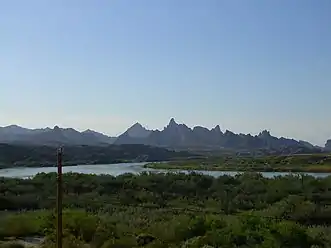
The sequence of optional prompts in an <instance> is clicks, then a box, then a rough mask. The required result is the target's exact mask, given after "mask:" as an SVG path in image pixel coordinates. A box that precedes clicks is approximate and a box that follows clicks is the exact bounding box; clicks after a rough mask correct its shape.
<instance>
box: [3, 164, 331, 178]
mask: <svg viewBox="0 0 331 248" xmlns="http://www.w3.org/2000/svg"><path fill="white" fill-rule="evenodd" d="M144 164H145V163H121V164H106V165H77V166H65V167H63V172H64V173H66V172H77V173H84V174H96V175H100V174H108V175H113V176H118V175H121V174H124V173H133V174H139V173H141V172H156V173H166V172H182V173H190V172H192V171H187V170H161V169H150V168H144V167H143V166H144ZM56 170H57V168H56V167H35V168H25V167H20V168H18V167H17V168H11V169H0V177H12V178H30V177H33V176H35V175H36V174H38V173H42V172H45V173H49V172H56ZM195 172H198V173H201V174H205V175H211V176H214V177H219V176H221V175H231V176H234V175H236V174H238V173H242V172H237V171H195ZM261 173H262V175H263V176H264V177H267V178H272V177H275V176H286V175H289V174H290V173H289V172H261ZM304 174H307V175H311V176H314V177H327V176H330V175H331V173H304Z"/></svg>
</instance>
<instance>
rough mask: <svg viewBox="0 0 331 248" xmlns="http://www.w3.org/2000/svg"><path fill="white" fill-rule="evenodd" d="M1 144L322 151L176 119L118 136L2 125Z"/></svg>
mask: <svg viewBox="0 0 331 248" xmlns="http://www.w3.org/2000/svg"><path fill="white" fill-rule="evenodd" d="M0 143H7V144H31V145H52V146H58V145H92V146H103V145H109V144H115V145H122V144H124V145H125V144H142V145H149V146H158V147H166V148H172V149H191V150H199V149H201V150H220V149H225V150H235V151H252V150H264V151H268V152H273V151H277V152H279V151H284V152H286V153H295V152H317V151H320V150H322V149H321V148H320V147H317V146H314V145H312V144H310V143H309V142H307V141H302V140H300V141H297V140H294V139H289V138H284V137H280V138H278V137H275V136H272V135H271V134H270V132H269V131H268V130H263V131H262V132H260V133H259V134H258V135H251V134H242V133H240V134H236V133H233V132H231V131H229V130H225V132H222V131H221V129H220V126H219V125H217V126H215V127H214V128H212V129H208V128H205V127H201V126H196V127H194V128H189V127H188V126H186V125H185V124H178V123H177V122H176V121H175V120H174V118H172V119H171V120H170V121H169V123H168V125H167V126H166V127H164V128H163V130H161V131H160V130H147V129H146V128H144V127H143V126H142V125H141V124H139V123H135V124H134V125H133V126H131V127H130V128H129V129H127V130H126V131H125V132H124V133H123V134H121V135H120V136H119V137H117V138H115V137H109V136H107V135H104V134H102V133H98V132H96V131H93V130H90V129H88V130H86V131H84V132H79V131H77V130H75V129H72V128H60V127H58V126H55V127H54V128H45V129H27V128H23V127H20V126H17V125H11V126H7V127H0ZM325 148H326V149H328V150H330V151H331V140H329V141H328V142H327V143H326V146H325Z"/></svg>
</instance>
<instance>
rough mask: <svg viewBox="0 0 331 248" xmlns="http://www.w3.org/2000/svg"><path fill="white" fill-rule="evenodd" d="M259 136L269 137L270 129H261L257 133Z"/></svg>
mask: <svg viewBox="0 0 331 248" xmlns="http://www.w3.org/2000/svg"><path fill="white" fill-rule="evenodd" d="M258 136H259V137H261V138H263V137H271V134H270V131H269V130H266V129H265V130H263V131H262V132H260V133H259V135H258Z"/></svg>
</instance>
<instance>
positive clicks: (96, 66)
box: [0, 0, 331, 145]
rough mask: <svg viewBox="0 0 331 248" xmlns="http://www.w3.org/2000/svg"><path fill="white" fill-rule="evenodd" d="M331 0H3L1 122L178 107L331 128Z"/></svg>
mask: <svg viewBox="0 0 331 248" xmlns="http://www.w3.org/2000/svg"><path fill="white" fill-rule="evenodd" d="M330 13H331V1H330V0H310V1H308V0H278V1H274V0H270V1H269V0H266V1H262V0H250V1H246V0H227V1H226V0H139V1H136V0H113V1H112V0H96V1H92V0H70V1H67V0H56V1H45V0H30V1H25V0H11V1H0V30H1V33H0V126H6V125H10V124H17V125H21V126H24V127H29V128H40V127H46V126H49V127H53V126H55V125H59V126H61V127H72V128H76V129H77V130H84V129H88V128H90V129H94V130H97V131H100V132H103V133H106V134H108V135H118V134H120V133H121V132H123V131H125V129H127V128H128V127H129V126H130V125H132V124H134V123H135V122H140V123H141V124H143V125H145V126H146V127H148V128H150V129H156V128H158V129H162V128H163V127H164V126H165V125H166V124H167V123H168V122H169V120H170V118H172V117H174V118H175V120H176V121H177V122H179V123H186V124H187V125H188V126H190V127H192V126H195V125H202V126H206V127H208V128H211V127H213V126H215V125H217V124H219V125H220V126H221V129H223V130H226V129H229V130H231V131H233V132H237V133H239V132H240V133H252V134H257V133H258V132H260V131H261V130H263V129H267V130H270V131H271V134H273V135H276V136H284V137H292V138H296V139H303V140H308V141H310V142H312V143H314V144H318V145H323V144H324V143H325V141H326V140H327V139H329V138H331V112H330V110H329V109H330V106H331V97H330V96H331V15H330Z"/></svg>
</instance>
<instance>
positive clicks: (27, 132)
mask: <svg viewBox="0 0 331 248" xmlns="http://www.w3.org/2000/svg"><path fill="white" fill-rule="evenodd" d="M113 142H114V138H113V137H108V136H106V135H103V134H101V133H97V132H95V131H92V130H86V131H84V132H79V131H77V130H75V129H73V128H60V127H58V126H55V127H54V128H53V129H51V128H45V129H28V128H23V127H19V126H16V125H11V126H7V127H0V143H7V144H30V145H52V146H58V145H109V144H112V143H113Z"/></svg>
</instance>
